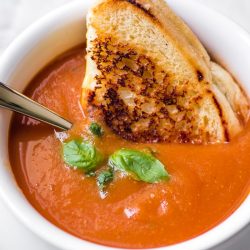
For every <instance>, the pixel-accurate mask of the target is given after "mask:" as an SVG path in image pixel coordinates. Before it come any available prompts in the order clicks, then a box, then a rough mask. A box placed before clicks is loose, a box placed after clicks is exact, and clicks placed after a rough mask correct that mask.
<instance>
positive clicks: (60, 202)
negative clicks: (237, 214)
mask: <svg viewBox="0 0 250 250" xmlns="http://www.w3.org/2000/svg"><path fill="white" fill-rule="evenodd" d="M84 57H85V54H84V48H83V47H82V48H77V49H73V50H72V51H70V52H67V53H65V54H64V55H63V56H61V57H60V58H58V59H57V60H55V61H54V62H53V63H51V64H50V65H49V66H47V67H46V68H45V69H44V70H42V71H41V72H40V73H39V74H38V75H37V76H36V77H35V78H34V79H33V80H32V82H31V83H30V84H29V86H28V88H27V89H26V91H25V94H26V95H28V96H30V97H31V98H32V99H34V100H36V101H38V102H39V103H41V104H43V105H45V106H46V107H48V108H50V109H52V110H54V111H55V112H57V113H59V114H61V115H62V116H63V117H65V118H67V119H69V120H71V121H72V122H73V123H74V127H73V128H72V129H71V130H70V131H68V132H67V133H66V132H60V131H59V130H58V129H54V128H52V127H51V126H48V125H45V124H42V123H40V122H38V121H35V120H33V119H31V118H27V117H24V116H22V115H14V117H13V120H12V124H11V129H10V135H9V154H10V160H11V165H12V168H13V172H14V174H15V177H16V180H17V182H18V184H19V186H20V188H21V189H22V191H23V193H24V194H25V196H26V197H27V199H28V200H29V202H30V203H31V204H32V205H33V206H34V207H35V208H36V209H37V210H38V211H39V212H40V213H41V214H42V215H43V216H44V217H45V218H47V219H48V220H49V221H51V222H52V223H54V224H55V225H57V226H58V227H60V228H61V229H63V230H65V231H67V232H69V233H71V234H73V235H75V236H78V237H80V238H82V239H85V240H89V241H92V242H96V243H100V244H104V245H108V246H113V247H126V248H148V247H158V246H165V245H170V244H174V243H178V242H181V241H184V240H188V239H191V238H193V237H195V236H198V235H200V234H202V233H204V232H206V231H207V230H209V229H211V228H212V227H214V226H216V225H217V224H218V223H220V222H222V221H223V220H224V219H226V218H227V217H228V216H229V215H230V214H232V212H234V211H235V209H237V208H238V207H239V205H240V204H241V202H242V201H243V200H244V199H245V198H246V197H247V195H248V193H249V176H250V167H249V166H250V154H249V152H250V124H248V126H247V128H246V129H245V131H244V132H243V133H242V134H241V135H239V136H238V137H237V138H236V139H234V140H233V141H232V142H231V143H228V144H222V145H209V146H198V145H196V146H195V145H175V144H137V143H132V142H128V141H126V140H123V139H121V138H119V137H118V136H116V135H114V134H113V133H112V132H110V130H109V129H108V128H106V127H104V130H105V133H104V136H103V137H102V138H100V139H98V138H94V137H93V136H92V135H91V133H90V131H89V119H88V117H87V114H85V113H84V111H83V110H82V108H81V105H80V93H81V84H82V81H83V77H84V72H85V59H84ZM76 137H82V138H84V139H88V140H91V141H92V142H93V143H94V144H95V145H96V147H97V148H98V149H99V150H100V151H101V152H102V153H103V155H104V156H105V157H108V155H110V154H112V153H113V152H114V151H116V150H118V149H120V148H134V149H138V150H143V149H145V148H148V147H150V148H151V149H152V150H154V151H155V152H156V156H157V158H158V159H159V160H160V161H161V162H162V163H163V164H164V165H165V166H166V169H167V170H168V172H169V174H170V179H169V180H168V181H162V182H160V183H156V184H149V183H144V182H140V181H136V180H133V179H131V178H129V177H123V178H120V177H119V178H115V179H114V181H113V182H112V183H111V184H110V185H109V186H108V188H107V194H106V196H102V195H100V193H99V190H98V187H97V185H96V177H87V176H85V175H84V173H83V172H82V171H79V170H75V169H72V168H70V167H69V166H67V165H66V164H65V163H64V161H63V158H62V142H61V141H63V140H64V139H65V138H76Z"/></svg>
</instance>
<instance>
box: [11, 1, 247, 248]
mask: <svg viewBox="0 0 250 250" xmlns="http://www.w3.org/2000/svg"><path fill="white" fill-rule="evenodd" d="M86 36H87V44H86V47H85V45H82V46H80V47H77V48H74V49H72V50H70V51H68V52H66V53H65V54H63V55H62V56H60V57H59V58H57V59H55V61H53V62H52V63H51V64H50V65H48V66H47V67H46V68H45V69H43V70H42V71H41V72H40V73H39V74H38V75H37V76H36V77H35V78H34V79H33V80H32V81H31V83H30V85H29V86H28V88H27V89H26V91H25V94H27V95H29V96H30V97H32V98H33V99H34V100H36V101H38V102H40V103H41V104H43V105H45V106H47V107H48V108H50V109H52V110H54V111H56V112H57V113H59V114H61V115H62V116H64V117H65V118H68V119H69V120H71V121H72V122H73V123H74V126H73V128H72V129H71V130H69V131H67V132H60V131H54V130H53V129H52V128H51V127H49V126H48V125H44V124H41V123H40V122H37V121H34V120H32V119H31V118H27V117H24V116H22V115H14V117H13V120H12V124H11V129H10V139H9V154H10V159H11V165H12V169H13V172H14V174H15V177H16V180H17V182H18V185H19V186H20V188H21V189H22V191H23V193H24V194H25V196H26V197H27V199H28V200H29V201H30V203H31V204H32V205H33V206H34V207H35V208H36V209H37V210H38V211H39V212H40V213H41V214H42V215H43V216H44V217H45V218H47V219H48V220H49V221H51V222H52V223H54V224H55V225H57V226H58V227H60V228H62V229H63V230H65V231H67V232H69V233H70V234H73V235H75V236H77V237H79V238H81V239H84V240H89V241H92V242H95V243H99V244H103V245H107V246H111V247H124V248H129V249H131V248H151V247H160V246H167V245H172V244H176V243H179V242H183V241H185V240H188V239H191V238H194V237H196V236H198V235H201V234H202V233H204V232H206V231H208V230H209V229H211V228H213V227H214V226H216V225H218V224H219V223H220V222H222V221H223V220H225V218H227V217H228V216H230V215H231V214H232V212H233V211H235V210H236V209H237V208H238V207H239V206H240V204H241V203H242V202H243V200H244V199H245V198H246V197H247V196H248V194H249V190H250V186H249V176H250V168H249V165H250V155H249V151H250V143H249V142H250V124H249V121H248V118H249V99H248V96H247V93H245V92H244V90H243V88H242V87H241V86H240V85H239V84H238V83H237V81H236V80H235V79H234V78H233V77H232V75H231V74H230V73H229V72H228V71H227V70H226V69H225V68H223V67H222V66H221V65H220V64H219V63H218V62H214V61H212V60H211V58H210V55H209V54H208V52H207V51H206V49H205V48H204V47H203V45H202V44H201V42H200V41H199V39H198V38H197V36H196V35H195V34H194V33H193V32H192V31H191V30H190V28H189V27H188V26H187V25H186V24H185V23H184V22H183V20H182V19H181V18H180V17H178V16H176V14H175V13H174V12H173V11H172V10H171V9H170V8H169V6H168V5H167V3H166V2H165V1H163V0H103V1H99V2H98V3H97V4H96V5H95V6H94V7H93V8H92V9H90V10H89V14H88V17H87V35H86ZM85 58H86V67H85ZM27 131H28V132H27Z"/></svg>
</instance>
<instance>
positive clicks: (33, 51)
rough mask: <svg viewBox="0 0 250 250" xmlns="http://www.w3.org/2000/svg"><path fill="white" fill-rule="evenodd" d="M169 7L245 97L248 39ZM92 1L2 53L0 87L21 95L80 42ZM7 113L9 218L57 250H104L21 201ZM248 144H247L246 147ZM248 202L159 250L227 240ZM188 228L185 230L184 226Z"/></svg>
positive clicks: (196, 11) (209, 15)
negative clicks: (216, 222) (218, 221)
mask: <svg viewBox="0 0 250 250" xmlns="http://www.w3.org/2000/svg"><path fill="white" fill-rule="evenodd" d="M167 2H168V3H169V4H170V5H171V7H172V8H173V9H174V10H175V11H176V13H177V14H178V15H180V16H181V17H182V18H183V19H184V20H185V21H186V22H187V23H188V24H189V25H190V27H191V28H192V29H193V31H194V32H195V33H196V34H197V35H198V36H199V38H200V39H201V40H202V42H203V43H204V45H205V46H206V48H207V49H208V50H209V51H210V53H211V54H212V55H213V57H215V58H216V59H217V60H219V61H220V62H222V63H223V64H224V65H225V66H226V67H227V68H228V69H229V70H230V71H231V72H232V73H233V75H234V76H235V77H236V78H237V79H238V80H239V81H240V82H241V83H242V85H243V87H244V88H245V89H246V90H247V91H248V92H249V93H250V74H249V65H250V37H249V35H248V34H247V33H246V32H245V31H244V30H242V29H241V28H240V27H239V26H238V25H236V24H235V23H233V22H232V21H230V20H228V19H227V18H225V17H224V16H221V15H220V14H218V13H216V12H215V11H213V10H211V9H208V8H207V7H205V6H203V5H200V4H198V3H197V1H194V0H189V1H183V0H168V1H167ZM92 4H93V1H92V0H88V1H85V0H81V1H74V2H72V3H70V4H68V5H65V6H63V7H61V8H59V9H58V10H56V11H53V12H52V13H50V14H48V15H47V16H45V17H44V18H42V19H41V20H39V21H38V22H36V23H35V24H34V25H32V26H31V27H30V28H28V29H27V30H26V31H25V32H23V34H21V35H20V36H19V37H18V38H17V39H16V40H15V41H14V42H13V43H12V44H11V45H10V46H9V48H8V49H7V50H6V52H5V53H4V55H3V56H2V57H1V61H0V81H2V82H5V83H8V84H9V85H10V86H11V87H13V88H15V89H17V90H20V91H22V90H23V89H24V88H25V86H26V85H27V84H28V83H29V81H30V80H31V79H32V78H33V76H34V75H35V74H36V73H37V72H38V71H39V70H40V69H41V68H43V67H44V66H45V65H46V64H47V63H48V62H49V61H51V60H52V59H53V58H55V57H56V56H57V55H59V54H61V53H62V52H64V51H66V50H68V49H69V48H72V47H74V46H75V45H78V44H79V43H83V42H84V41H85V31H86V27H85V17H86V13H87V10H88V8H89V7H90V6H91V5H92ZM10 118H11V112H9V111H5V110H0V180H1V181H0V193H1V196H2V198H3V199H4V201H5V202H6V203H7V204H8V206H9V207H10V208H11V210H12V211H13V213H14V214H15V215H16V216H17V217H18V218H19V219H20V220H21V221H22V222H23V224H25V225H26V226H27V227H28V228H30V229H31V230H32V231H33V232H35V233H36V234H38V235H40V236H41V237H42V238H43V239H46V240H47V241H48V242H50V243H52V244H54V245H55V246H57V247H60V248H61V249H67V250H81V249H110V248H109V247H105V246H101V245H97V244H94V243H91V242H88V241H84V240H81V239H78V238H76V237H74V236H72V235H70V234H68V233H66V232H64V231H62V230H61V229H59V228H57V227H56V226H54V225H53V224H51V223H50V222H49V221H47V220H46V219H44V218H43V217H42V216H41V215H40V214H39V213H38V212H37V211H36V210H35V209H34V208H33V207H32V206H31V205H30V204H29V202H28V201H27V200H26V198H25V197H24V195H23V194H22V192H21V190H20V189H19V188H18V186H17V184H16V181H15V179H14V177H13V174H12V172H11V168H10V163H9V158H8V130H9V124H10ZM249 143H250V142H249ZM249 209H250V197H249V196H248V198H247V199H246V200H245V201H244V202H243V203H242V204H241V206H240V207H239V208H238V209H237V210H236V211H235V212H234V213H233V214H232V215H231V216H230V217H229V218H228V219H226V220H225V221H224V222H222V223H221V224H219V225H218V226H216V227H214V228H213V229H211V230H210V231H208V232H207V233H204V234H202V235H201V236H198V237H196V238H193V239H191V240H188V241H185V242H183V243H180V244H176V245H172V246H169V247H162V248H161V249H165V250H183V249H184V250H202V249H208V248H211V247H213V246H215V245H218V244H219V243H221V242H223V241H225V240H226V239H228V238H230V237H231V236H233V235H234V234H236V233H237V232H239V231H240V229H242V228H243V227H244V226H246V225H247V224H248V223H249V222H250V213H249ZM190 226H191V225H190Z"/></svg>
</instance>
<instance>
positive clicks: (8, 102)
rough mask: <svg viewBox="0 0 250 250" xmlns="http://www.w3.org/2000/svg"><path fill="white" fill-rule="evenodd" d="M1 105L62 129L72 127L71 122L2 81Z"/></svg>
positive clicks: (0, 85)
mask: <svg viewBox="0 0 250 250" xmlns="http://www.w3.org/2000/svg"><path fill="white" fill-rule="evenodd" d="M0 107H3V108H7V109H10V110H12V111H15V112H18V113H21V114H24V115H27V116H29V117H32V118H34V119H36V120H38V121H42V122H45V123H48V124H50V125H53V126H55V127H57V128H60V129H62V130H68V129H70V128H71V127H72V123H71V122H69V121H67V120H65V119H64V118H62V117H61V116H59V115H58V114H56V113H55V112H53V111H51V110H49V109H47V108H46V107H44V106H42V105H41V104H39V103H37V102H35V101H33V100H31V99H30V98H28V97H27V96H25V95H23V94H21V93H19V92H17V91H15V90H13V89H11V88H9V87H7V86H6V85H5V84H3V83H1V82H0Z"/></svg>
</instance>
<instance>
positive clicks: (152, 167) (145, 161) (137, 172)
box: [109, 148, 169, 183]
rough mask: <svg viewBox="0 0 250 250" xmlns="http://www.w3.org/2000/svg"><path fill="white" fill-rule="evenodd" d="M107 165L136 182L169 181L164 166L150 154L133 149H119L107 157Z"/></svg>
mask: <svg viewBox="0 0 250 250" xmlns="http://www.w3.org/2000/svg"><path fill="white" fill-rule="evenodd" d="M109 165H110V166H111V167H112V168H114V170H120V171H122V172H125V173H127V174H129V175H130V176H132V177H133V178H134V179H136V180H140V181H145V182H149V183H156V182H159V181H161V180H167V179H169V174H168V172H167V171H166V170H165V168H164V165H163V164H162V163H161V162H160V161H159V160H158V159H156V158H155V157H154V156H152V155H151V154H147V153H143V152H141V151H138V150H134V149H125V148H124V149H120V150H118V151H116V152H115V153H114V154H112V155H111V156H110V157H109Z"/></svg>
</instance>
